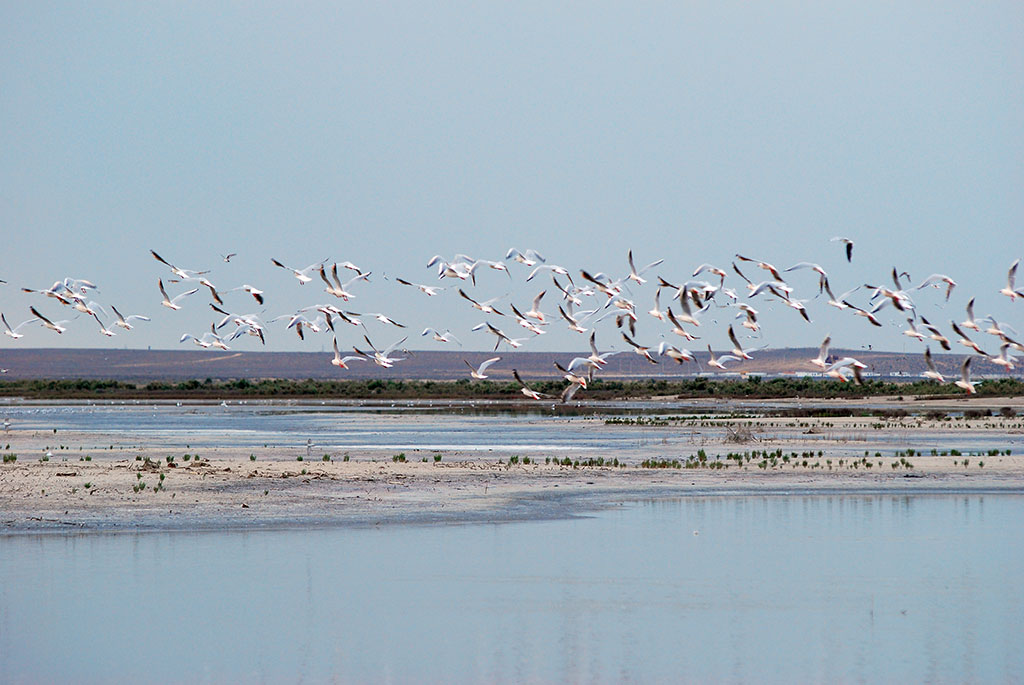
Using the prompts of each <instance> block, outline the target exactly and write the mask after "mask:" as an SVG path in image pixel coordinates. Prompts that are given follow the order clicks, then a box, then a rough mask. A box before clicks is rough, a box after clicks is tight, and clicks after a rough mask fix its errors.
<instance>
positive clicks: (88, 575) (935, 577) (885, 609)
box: [0, 495, 1024, 682]
mask: <svg viewBox="0 0 1024 685" xmlns="http://www.w3.org/2000/svg"><path fill="white" fill-rule="evenodd" d="M1022 520H1024V497H1020V496H1013V495H995V496H993V495H984V496H980V495H969V496H955V497H954V496H909V497H905V496H870V497H868V496H789V497H712V498H686V499H681V500H671V501H653V502H641V503H637V504H633V505H627V506H622V507H618V508H616V509H613V510H608V511H603V512H600V513H598V514H596V515H594V516H592V517H587V518H578V519H569V520H558V521H545V522H529V523H510V524H474V525H456V526H381V527H368V528H319V529H305V530H278V531H253V532H223V533H195V534H190V533H147V534H131V533H122V534H96V533H93V534H78V535H66V536H61V535H43V536H36V535H16V536H8V537H0V579H2V580H0V681H2V682H39V681H63V682H99V681H120V682H236V681H244V682H280V681H289V682H294V681H299V680H304V681H307V682H320V681H331V680H335V681H339V682H471V681H472V682H552V681H562V682H566V681H568V682H630V681H632V682H680V681H688V682H709V681H716V682H722V681H725V682H809V681H817V682H925V681H928V682H954V681H955V682H961V681H969V682H1014V681H1017V682H1019V681H1020V680H1021V678H1022V677H1024V545H1022V544H1021V542H1024V540H1022V537H1024V536H1022V534H1021V532H1020V531H1021V521H1022ZM695 531H696V533H697V534H694V533H695Z"/></svg>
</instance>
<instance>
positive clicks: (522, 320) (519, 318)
mask: <svg viewBox="0 0 1024 685" xmlns="http://www.w3.org/2000/svg"><path fill="white" fill-rule="evenodd" d="M509 306H510V307H511V309H512V316H513V317H515V320H516V323H518V324H519V325H520V326H522V327H523V328H525V329H526V330H528V331H530V332H531V333H533V334H534V335H543V334H544V330H543V329H541V328H540V326H538V325H537V324H535V323H534V322H532V321H530V320H529V319H527V318H526V316H527V315H526V314H523V313H522V312H521V311H519V309H518V308H516V306H515V305H514V304H510V305H509ZM541 325H543V324H541Z"/></svg>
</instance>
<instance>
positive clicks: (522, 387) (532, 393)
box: [512, 369, 571, 400]
mask: <svg viewBox="0 0 1024 685" xmlns="http://www.w3.org/2000/svg"><path fill="white" fill-rule="evenodd" d="M512 377H513V378H515V379H516V383H518V384H519V391H520V392H521V393H523V394H524V395H526V396H527V397H529V398H530V399H532V400H539V399H542V398H545V397H550V395H545V394H543V393H539V392H537V391H536V390H532V389H531V388H530V386H528V385H527V384H526V383H524V382H523V379H522V378H520V377H519V372H518V371H517V370H515V369H512ZM570 387H571V386H570Z"/></svg>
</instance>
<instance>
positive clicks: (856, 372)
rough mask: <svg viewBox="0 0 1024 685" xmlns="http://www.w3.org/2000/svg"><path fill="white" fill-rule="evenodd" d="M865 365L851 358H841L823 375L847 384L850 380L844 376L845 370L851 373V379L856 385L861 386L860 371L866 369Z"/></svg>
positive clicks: (862, 381) (862, 382)
mask: <svg viewBox="0 0 1024 685" xmlns="http://www.w3.org/2000/svg"><path fill="white" fill-rule="evenodd" d="M866 368H868V367H867V364H864V363H862V362H859V361H857V360H856V359H854V358H853V357H843V358H842V359H840V360H839V361H837V362H835V363H834V364H832V365H831V366H829V367H828V368H827V369H825V375H826V376H829V377H830V378H835V379H837V380H840V381H842V382H843V383H847V382H849V380H850V378H849V377H848V376H847V375H846V373H845V372H846V371H847V370H852V371H853V379H854V381H855V382H856V383H857V385H863V384H864V380H863V379H862V378H861V375H860V372H861V369H866Z"/></svg>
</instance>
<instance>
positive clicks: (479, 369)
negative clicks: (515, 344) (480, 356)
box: [462, 357, 501, 381]
mask: <svg viewBox="0 0 1024 685" xmlns="http://www.w3.org/2000/svg"><path fill="white" fill-rule="evenodd" d="M462 361H463V362H465V364H466V366H468V367H469V375H470V376H472V377H473V378H476V379H477V380H481V381H482V380H484V379H486V378H487V377H488V376H487V367H489V366H490V365H491V364H493V363H494V362H497V361H501V357H491V358H490V359H488V360H486V361H484V362H483V363H482V364H480V365H479V366H473V365H472V364H470V363H469V362H467V361H466V360H465V359H463V360H462Z"/></svg>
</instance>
